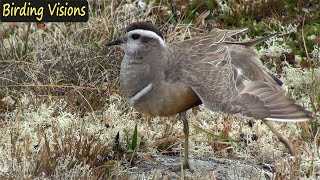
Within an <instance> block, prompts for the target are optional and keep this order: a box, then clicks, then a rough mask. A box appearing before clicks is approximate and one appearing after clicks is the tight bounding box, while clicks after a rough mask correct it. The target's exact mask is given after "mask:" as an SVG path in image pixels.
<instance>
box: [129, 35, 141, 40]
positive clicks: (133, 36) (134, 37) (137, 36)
mask: <svg viewBox="0 0 320 180" xmlns="http://www.w3.org/2000/svg"><path fill="white" fill-rule="evenodd" d="M140 36H141V35H140V34H132V35H131V38H132V39H134V40H137V39H139V38H140Z"/></svg>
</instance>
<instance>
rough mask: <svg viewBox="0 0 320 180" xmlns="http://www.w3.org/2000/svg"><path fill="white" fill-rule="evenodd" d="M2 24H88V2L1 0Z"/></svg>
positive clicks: (67, 0)
mask: <svg viewBox="0 0 320 180" xmlns="http://www.w3.org/2000/svg"><path fill="white" fill-rule="evenodd" d="M0 5H1V6H0V13H1V15H0V21H1V22H86V21H88V18H89V14H88V2H87V1H86V0H62V1H61V0H0Z"/></svg>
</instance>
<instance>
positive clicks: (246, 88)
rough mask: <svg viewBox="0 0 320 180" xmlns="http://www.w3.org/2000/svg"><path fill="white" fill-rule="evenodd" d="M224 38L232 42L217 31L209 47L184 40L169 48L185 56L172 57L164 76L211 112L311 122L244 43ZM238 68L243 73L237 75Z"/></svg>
mask: <svg viewBox="0 0 320 180" xmlns="http://www.w3.org/2000/svg"><path fill="white" fill-rule="evenodd" d="M217 32H218V31H217ZM233 33H236V32H233ZM217 37H218V38H217ZM227 39H228V40H229V42H231V40H233V39H231V38H230V37H228V33H227V32H220V31H219V32H218V36H216V39H215V40H216V41H215V42H211V45H208V44H206V43H205V41H209V39H208V38H204V39H202V40H199V41H198V42H193V44H192V41H187V42H186V43H185V42H183V43H181V44H177V45H176V47H172V46H171V49H174V48H176V50H177V49H180V50H184V51H185V54H181V53H180V54H179V56H175V57H174V58H173V59H175V60H176V61H175V62H174V63H176V64H175V65H174V66H173V67H174V68H170V69H171V70H172V69H173V70H172V72H171V73H170V72H168V76H170V74H175V76H174V77H175V78H176V79H177V80H178V81H180V82H183V83H185V84H187V85H189V86H190V87H191V88H192V89H193V91H194V92H195V93H196V94H197V95H198V96H199V98H200V99H201V101H202V102H203V104H204V105H205V106H206V107H208V108H209V109H211V110H213V111H223V112H226V113H230V114H236V113H241V114H243V115H245V116H248V117H254V118H257V119H264V120H273V121H306V120H309V119H312V114H311V113H310V112H309V111H307V110H305V109H304V108H303V107H302V106H300V105H297V104H296V103H295V101H294V100H293V99H291V98H289V97H286V96H285V95H284V91H283V90H282V88H281V87H280V86H278V85H277V84H278V83H277V82H276V81H275V80H274V79H273V77H271V76H270V75H268V74H267V73H266V72H265V71H264V70H263V69H262V68H261V66H262V65H261V64H259V63H258V59H257V58H256V55H255V54H254V53H253V52H252V53H251V52H250V53H248V51H246V50H247V47H246V46H245V44H243V45H240V44H239V45H235V44H228V43H224V40H227ZM173 45H174V44H173ZM179 46H184V47H189V48H187V50H186V48H184V49H182V48H181V47H179ZM205 46H206V47H207V48H205ZM237 47H238V48H237ZM242 50H243V51H242ZM249 51H250V50H249ZM171 54H175V53H171ZM235 56H237V57H235ZM171 58H172V57H171ZM171 67H172V66H171ZM239 68H240V69H244V70H245V71H244V72H243V73H239V70H238V69H239ZM177 76H179V77H177Z"/></svg>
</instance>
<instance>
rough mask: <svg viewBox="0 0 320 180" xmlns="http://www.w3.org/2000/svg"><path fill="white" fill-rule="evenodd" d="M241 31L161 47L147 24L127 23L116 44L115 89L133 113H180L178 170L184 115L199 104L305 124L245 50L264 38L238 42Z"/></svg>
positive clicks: (303, 114)
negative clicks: (120, 57)
mask: <svg viewBox="0 0 320 180" xmlns="http://www.w3.org/2000/svg"><path fill="white" fill-rule="evenodd" d="M245 31H246V29H241V30H220V29H213V30H212V32H210V33H209V34H207V35H204V36H200V37H195V38H193V39H190V40H185V41H181V42H174V43H170V44H166V43H165V41H164V38H163V36H162V34H161V32H160V31H159V29H157V28H156V27H155V26H154V25H152V24H151V23H149V22H136V23H132V24H130V25H129V26H128V27H127V28H126V29H125V31H124V33H123V35H122V36H121V37H119V39H117V40H114V41H112V42H111V43H109V44H108V46H112V45H120V46H121V47H122V48H123V50H124V52H125V54H124V58H123V61H122V63H121V70H120V86H121V88H122V90H123V92H124V94H125V96H126V97H127V98H128V102H129V103H130V104H131V106H133V107H134V108H135V109H136V110H138V111H139V112H141V113H146V114H149V115H152V116H170V115H174V114H177V113H181V114H182V120H183V127H184V128H183V132H184V134H185V146H184V147H185V158H184V164H183V165H184V168H189V157H188V156H189V151H188V139H189V125H188V121H187V118H186V113H185V112H186V111H187V110H188V109H190V108H192V107H194V106H198V105H200V104H202V103H203V104H204V105H205V106H206V107H207V108H209V109H210V110H212V111H220V112H224V113H228V114H241V115H244V116H247V117H253V118H256V119H262V120H270V121H285V122H296V121H307V120H310V119H312V114H311V112H309V111H307V110H305V108H303V107H302V106H300V105H297V104H296V103H295V101H294V100H293V99H291V98H289V97H287V96H285V95H284V93H285V92H284V90H283V89H282V88H281V87H280V85H281V81H280V80H279V79H277V78H276V77H274V76H272V75H270V74H268V73H266V71H264V67H263V65H262V63H261V62H260V61H259V59H258V57H257V55H256V53H254V52H253V51H252V50H250V49H249V47H250V46H252V45H255V44H257V43H259V42H262V41H264V40H265V39H266V38H268V37H266V38H261V39H257V40H252V41H247V42H238V41H235V39H234V38H233V36H234V35H238V34H240V33H242V32H245Z"/></svg>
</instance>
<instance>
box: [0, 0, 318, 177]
mask: <svg viewBox="0 0 320 180" xmlns="http://www.w3.org/2000/svg"><path fill="white" fill-rule="evenodd" d="M103 2H104V3H102V4H99V1H92V4H91V10H92V11H91V14H90V19H89V21H88V22H87V23H45V27H44V28H39V27H37V26H36V24H35V23H1V24H0V85H1V87H0V88H1V90H0V154H1V156H0V177H1V179H34V178H41V179H66V178H70V177H71V178H77V179H95V178H96V179H98V178H100V179H102V178H104V179H106V178H118V179H126V178H130V177H133V175H132V174H134V173H135V174H137V173H139V172H140V171H139V170H137V169H136V168H135V167H138V166H139V163H141V162H147V161H148V162H152V163H154V164H157V163H160V162H161V159H160V160H156V159H155V157H158V156H159V154H160V155H161V154H162V155H172V156H174V157H176V156H177V157H179V156H180V152H183V151H182V149H183V147H182V145H181V144H182V142H183V133H182V123H181V121H180V120H179V117H178V116H174V117H168V118H151V119H150V117H146V116H145V115H142V114H139V113H138V112H136V111H135V110H134V109H132V108H130V107H129V105H128V104H127V103H126V102H125V100H124V99H123V97H122V94H121V91H120V90H119V85H118V73H119V65H120V62H121V59H122V54H123V53H122V51H121V50H120V49H119V48H107V47H105V44H106V43H107V42H109V41H110V40H112V39H113V38H115V37H117V36H118V35H119V34H120V32H121V29H123V28H124V27H125V26H126V25H128V24H130V23H131V22H134V21H142V20H150V21H152V22H154V23H155V24H156V25H157V26H159V27H160V29H161V30H162V32H163V33H164V35H165V37H166V41H167V42H172V41H179V40H183V39H188V38H191V37H194V36H197V35H200V34H203V33H206V32H209V31H210V30H211V29H212V28H215V27H218V28H228V29H235V28H243V27H248V28H249V33H248V36H245V37H241V38H243V39H247V38H254V37H258V36H263V35H268V34H270V33H273V32H281V33H282V34H284V35H282V36H277V37H274V38H272V39H270V40H268V41H266V43H262V44H261V45H259V46H257V47H255V50H256V51H257V53H258V54H259V55H260V56H261V60H262V61H263V62H264V63H265V65H266V66H267V67H268V68H269V70H270V72H272V73H274V74H276V75H277V76H278V77H280V78H281V79H282V80H283V81H284V82H285V88H286V89H287V92H288V95H289V96H291V97H293V98H294V99H296V100H298V102H299V104H301V105H303V106H305V107H307V108H308V109H309V110H310V111H312V112H314V116H315V119H314V121H312V122H305V123H273V124H274V125H275V126H276V128H277V129H279V131H280V133H282V134H284V135H285V136H286V137H288V138H289V140H290V141H291V143H292V144H293V145H294V147H295V151H296V152H297V156H296V157H291V156H290V155H289V154H288V150H287V149H285V147H284V146H283V145H282V144H281V143H280V142H279V141H278V140H277V139H276V138H275V136H274V135H273V134H272V133H271V131H269V130H268V129H267V128H266V126H265V125H264V124H263V123H262V122H261V121H249V120H244V119H241V118H238V117H234V116H230V115H223V114H217V113H213V112H211V111H209V110H208V109H206V108H205V107H202V106H201V107H200V111H199V112H198V113H193V112H191V111H190V112H189V113H188V115H189V119H190V123H191V137H190V151H191V157H192V158H199V157H208V158H212V157H215V158H221V159H229V160H237V162H238V161H240V162H243V164H252V165H258V164H260V165H261V164H264V165H266V166H268V167H270V169H271V170H270V171H269V172H270V173H271V174H272V177H271V178H274V179H307V178H309V179H314V178H318V177H319V174H320V161H319V142H320V139H319V128H318V126H319V111H320V91H319V89H320V69H319V65H320V49H319V48H320V46H319V43H320V31H319V30H320V22H319V19H320V15H319V12H320V8H319V2H317V1H310V2H308V3H307V2H305V1H300V0H295V1H292V2H291V1H279V0H272V1H255V3H253V2H251V1H222V0H221V1H192V2H190V1H187V0H186V1H184V0H181V1H175V0H171V1H170V0H168V1H145V2H146V3H144V2H142V1H139V2H138V3H130V2H125V1H103ZM212 2H214V3H212ZM136 124H137V135H136V136H135V135H134V134H135V133H134V132H135V128H134V127H135V125H136ZM135 144H136V145H135ZM133 147H135V148H133ZM133 149H135V150H133ZM160 157H161V156H160ZM151 172H152V173H151V174H147V175H146V178H148V177H149V178H161V177H163V174H161V173H160V174H159V172H158V171H157V170H156V169H154V171H151ZM215 173H218V172H215V171H213V172H212V173H211V174H210V173H209V174H208V173H207V172H206V173H203V172H201V171H199V172H195V173H194V174H191V175H190V174H189V175H188V177H193V178H204V177H207V178H208V177H210V178H214V177H218V176H216V174H215ZM235 173H236V170H235ZM147 176H148V177H147ZM183 176H184V174H183V173H179V175H178V177H183ZM166 177H167V178H170V176H169V175H168V174H167V176H166Z"/></svg>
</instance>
